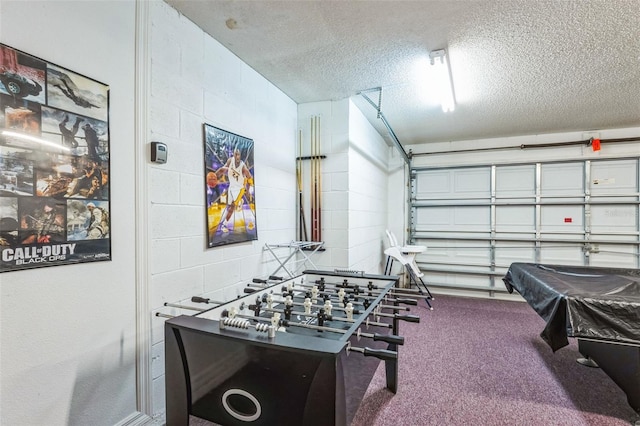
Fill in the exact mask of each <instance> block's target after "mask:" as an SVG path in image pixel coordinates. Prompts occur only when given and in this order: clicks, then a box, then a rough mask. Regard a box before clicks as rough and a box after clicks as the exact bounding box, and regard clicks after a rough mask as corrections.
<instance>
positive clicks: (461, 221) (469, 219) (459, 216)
mask: <svg viewBox="0 0 640 426" xmlns="http://www.w3.org/2000/svg"><path fill="white" fill-rule="evenodd" d="M490 217H491V210H490V208H489V207H456V208H455V209H454V210H453V221H454V225H455V226H456V228H455V229H456V230H460V231H488V230H489V229H490V222H489V219H490Z"/></svg>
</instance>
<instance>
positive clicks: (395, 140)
mask: <svg viewBox="0 0 640 426" xmlns="http://www.w3.org/2000/svg"><path fill="white" fill-rule="evenodd" d="M369 92H378V103H375V102H374V101H373V100H371V98H370V97H369V96H367V93H369ZM358 94H359V95H360V96H362V97H363V98H364V99H365V100H366V101H367V102H369V104H370V105H371V106H372V107H374V108H375V109H376V112H377V113H378V118H379V119H380V120H381V121H382V123H383V124H384V126H385V127H386V128H387V131H388V132H389V135H390V136H391V139H392V140H393V143H394V144H395V145H396V148H397V149H398V151H399V152H400V155H402V159H403V160H404V161H405V163H407V165H411V160H410V159H409V155H407V152H406V151H405V150H404V147H403V146H402V144H401V143H400V141H399V140H398V137H397V136H396V133H395V132H394V131H393V129H392V128H391V125H390V124H389V122H388V121H387V118H386V117H385V116H384V114H383V113H382V87H376V88H373V89H367V90H363V91H361V92H358Z"/></svg>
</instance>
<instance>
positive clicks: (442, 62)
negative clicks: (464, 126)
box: [429, 49, 456, 112]
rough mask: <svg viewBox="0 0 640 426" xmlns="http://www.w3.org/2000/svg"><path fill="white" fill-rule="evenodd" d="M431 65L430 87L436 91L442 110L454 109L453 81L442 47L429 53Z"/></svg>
mask: <svg viewBox="0 0 640 426" xmlns="http://www.w3.org/2000/svg"><path fill="white" fill-rule="evenodd" d="M429 58H430V59H431V65H432V66H433V68H434V73H433V77H434V80H435V81H434V82H433V85H432V87H434V89H435V90H436V91H437V92H438V98H439V99H440V104H441V105H442V111H444V112H450V111H453V110H455V107H456V103H455V99H454V97H453V83H452V81H451V74H450V72H449V64H448V61H447V54H446V52H445V50H444V49H440V50H434V51H433V52H431V53H430V54H429Z"/></svg>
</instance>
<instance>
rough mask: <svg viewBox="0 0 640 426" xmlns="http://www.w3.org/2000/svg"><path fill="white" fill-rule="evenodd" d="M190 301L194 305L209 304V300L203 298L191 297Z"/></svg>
mask: <svg viewBox="0 0 640 426" xmlns="http://www.w3.org/2000/svg"><path fill="white" fill-rule="evenodd" d="M191 301H192V302H194V303H209V299H205V298H204V297H198V296H193V297H192V298H191Z"/></svg>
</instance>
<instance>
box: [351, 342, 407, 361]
mask: <svg viewBox="0 0 640 426" xmlns="http://www.w3.org/2000/svg"><path fill="white" fill-rule="evenodd" d="M349 351H354V352H359V353H361V354H363V355H364V356H373V357H376V358H379V359H383V360H391V359H398V352H396V351H390V350H387V349H371V348H359V347H357V346H351V342H349V344H347V352H349Z"/></svg>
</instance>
